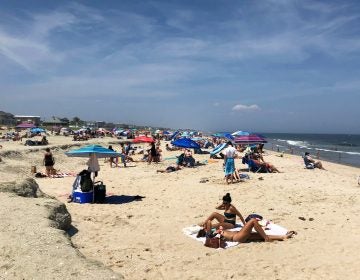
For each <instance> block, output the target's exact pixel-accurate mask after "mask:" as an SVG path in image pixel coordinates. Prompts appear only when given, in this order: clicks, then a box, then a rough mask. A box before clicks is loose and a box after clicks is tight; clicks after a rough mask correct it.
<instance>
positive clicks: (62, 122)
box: [42, 116, 69, 129]
mask: <svg viewBox="0 0 360 280" xmlns="http://www.w3.org/2000/svg"><path fill="white" fill-rule="evenodd" d="M42 126H44V127H47V128H50V129H52V128H53V127H68V126H69V120H68V119H66V118H58V117H54V116H53V117H51V118H49V119H45V120H44V121H43V122H42Z"/></svg>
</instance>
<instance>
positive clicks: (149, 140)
mask: <svg viewBox="0 0 360 280" xmlns="http://www.w3.org/2000/svg"><path fill="white" fill-rule="evenodd" d="M133 142H134V143H153V142H155V140H154V139H153V138H152V137H147V136H138V137H136V138H135V139H134V140H133Z"/></svg>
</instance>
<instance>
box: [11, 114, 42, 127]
mask: <svg viewBox="0 0 360 280" xmlns="http://www.w3.org/2000/svg"><path fill="white" fill-rule="evenodd" d="M14 117H15V122H16V125H18V124H21V123H29V124H33V125H35V126H39V125H40V116H24V115H15V116H14Z"/></svg>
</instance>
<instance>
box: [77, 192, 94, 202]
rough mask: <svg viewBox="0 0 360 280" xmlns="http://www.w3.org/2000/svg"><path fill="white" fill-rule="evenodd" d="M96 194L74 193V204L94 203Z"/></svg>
mask: <svg viewBox="0 0 360 280" xmlns="http://www.w3.org/2000/svg"><path fill="white" fill-rule="evenodd" d="M93 198H94V192H82V191H73V198H72V201H73V202H77V203H92V202H93Z"/></svg>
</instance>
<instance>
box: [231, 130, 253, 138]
mask: <svg viewBox="0 0 360 280" xmlns="http://www.w3.org/2000/svg"><path fill="white" fill-rule="evenodd" d="M231 135H232V136H235V137H236V136H249V135H250V132H247V131H241V130H238V131H235V132H233V133H231Z"/></svg>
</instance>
